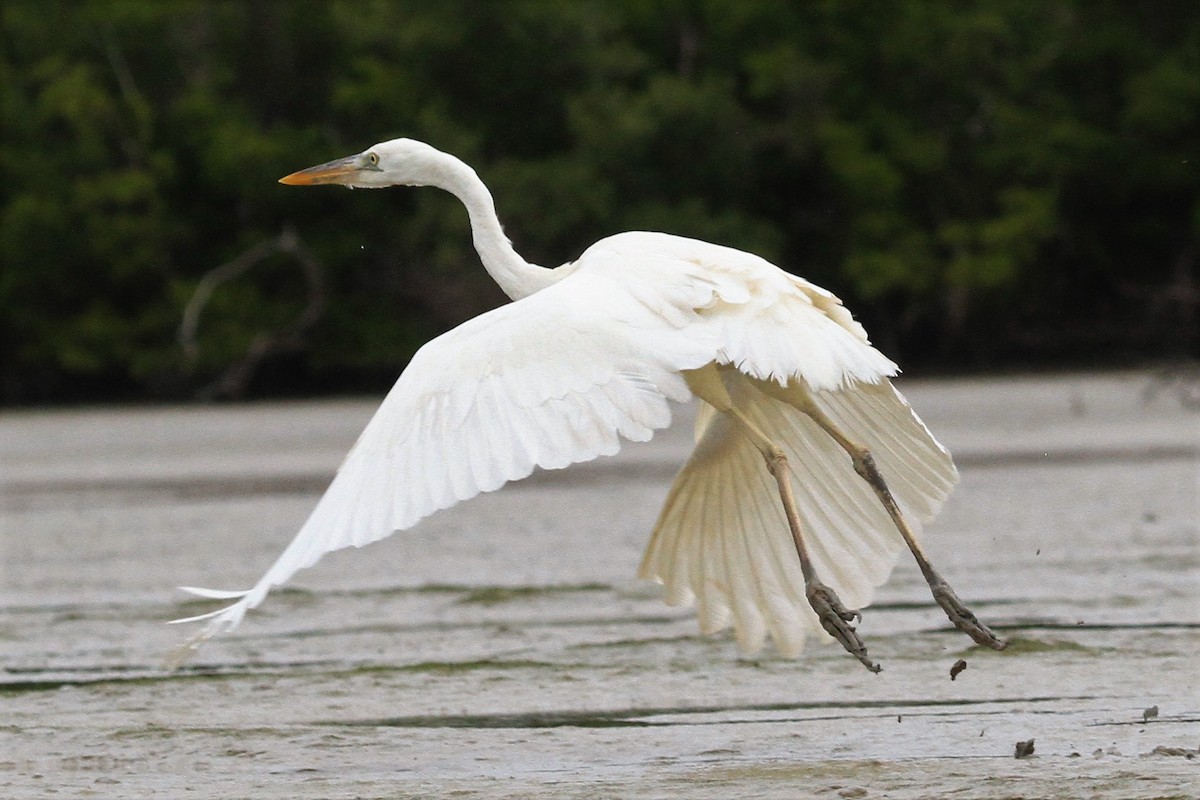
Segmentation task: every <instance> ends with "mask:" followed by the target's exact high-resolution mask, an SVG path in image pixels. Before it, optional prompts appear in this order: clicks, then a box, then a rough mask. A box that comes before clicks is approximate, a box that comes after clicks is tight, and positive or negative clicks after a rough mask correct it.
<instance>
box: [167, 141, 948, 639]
mask: <svg viewBox="0 0 1200 800" xmlns="http://www.w3.org/2000/svg"><path fill="white" fill-rule="evenodd" d="M283 182H285V183H294V184H312V183H342V184H346V185H351V186H385V185H393V184H410V185H413V184H419V185H434V186H438V187H441V188H443V189H446V190H448V191H450V192H453V193H454V194H455V195H457V196H458V197H459V198H460V199H462V201H463V203H464V205H465V206H466V207H467V209H468V212H469V213H470V216H471V223H472V231H473V235H474V239H475V244H476V247H477V249H478V250H479V253H480V256H481V258H482V260H483V262H484V266H485V267H486V268H487V269H488V271H489V272H490V273H491V274H492V276H493V277H494V278H495V279H496V280H497V282H498V283H500V285H501V287H502V288H504V289H505V291H506V292H508V294H509V295H510V296H511V297H513V298H514V299H515V302H513V303H511V304H509V305H506V306H503V307H501V308H497V309H495V310H493V311H490V312H488V313H486V314H483V315H481V316H479V317H477V318H475V319H473V320H470V321H468V322H466V323H464V324H463V325H460V326H459V327H457V328H455V329H454V330H452V331H450V332H448V333H446V334H444V335H443V336H440V337H438V338H437V339H434V340H433V341H431V342H429V343H428V344H426V345H425V346H424V347H423V348H421V350H420V351H419V352H418V353H417V354H416V356H415V357H414V358H413V359H412V362H411V363H410V364H409V366H408V367H407V368H406V369H405V370H404V372H403V374H402V375H401V376H400V378H399V380H398V381H397V382H396V385H395V386H394V387H393V389H392V390H391V392H390V393H389V394H388V395H387V397H386V398H385V400H384V401H383V404H382V405H381V406H380V408H379V410H378V412H377V413H376V414H375V416H374V417H373V418H372V419H371V421H370V423H369V424H368V425H367V427H366V429H365V430H364V431H363V433H362V435H361V436H360V437H359V439H358V441H357V443H356V444H355V445H354V447H353V448H352V449H351V450H350V453H349V454H348V455H347V457H346V460H345V462H344V463H343V464H342V466H341V468H340V469H339V470H338V472H337V475H336V477H335V478H334V480H333V482H332V484H331V485H330V487H329V489H328V490H327V491H326V493H325V494H324V496H323V497H322V498H321V500H320V501H319V503H318V504H317V506H316V508H315V510H314V511H313V513H312V515H311V516H310V517H309V519H308V521H307V522H306V523H305V524H304V526H303V527H302V528H301V529H300V531H299V533H298V534H297V535H296V537H295V539H294V540H293V541H292V542H291V544H290V545H289V546H288V547H287V548H286V549H285V550H284V552H283V554H282V555H281V556H280V557H279V559H278V560H277V561H276V562H275V563H274V564H273V565H272V566H271V567H270V568H269V569H268V570H267V572H266V573H265V574H264V575H263V577H262V578H261V579H260V580H259V581H258V583H256V584H255V585H254V586H253V587H252V588H250V589H249V590H247V591H244V592H225V591H213V590H207V589H196V588H188V589H187V591H190V592H192V593H194V594H198V595H200V596H203V597H210V598H215V599H233V600H235V601H236V602H234V603H233V604H231V605H229V606H227V607H225V608H222V609H220V610H217V611H214V612H212V613H209V614H204V615H201V616H197V617H191V618H189V619H187V620H178V621H179V622H190V621H197V620H205V621H207V625H206V626H205V627H204V628H203V630H202V631H201V632H200V633H199V634H197V635H196V636H195V637H193V638H192V639H191V640H189V642H188V647H189V648H191V649H194V647H195V646H197V645H198V644H199V643H200V642H202V641H204V640H205V639H207V638H209V637H211V636H213V635H215V634H217V633H220V632H222V631H227V630H229V629H231V628H233V627H235V626H236V625H237V624H238V623H239V622H240V621H241V620H242V618H243V616H244V615H245V613H246V612H247V611H248V610H249V609H251V608H254V607H255V606H257V605H258V604H259V603H261V602H262V601H263V599H264V598H265V596H266V595H267V592H268V591H269V590H270V589H271V588H272V587H273V586H278V585H280V584H282V583H284V582H285V581H287V580H288V579H289V578H290V577H291V576H292V575H293V574H294V573H295V572H296V571H298V570H300V569H304V568H306V567H310V566H312V565H313V564H315V563H316V562H317V561H318V560H319V559H320V558H321V557H322V556H323V555H324V554H326V553H329V552H331V551H334V550H337V549H340V548H344V547H349V546H355V547H361V546H363V545H366V544H369V543H371V542H374V541H377V540H379V539H382V538H383V537H385V536H388V535H389V534H391V533H393V532H395V531H399V530H405V529H407V528H411V527H412V526H413V525H415V524H416V523H417V522H418V521H420V520H421V519H422V518H424V517H426V516H428V515H429V514H432V513H434V512H435V511H438V510H439V509H443V508H447V507H449V506H451V505H454V504H455V503H458V502H461V501H463V500H466V499H468V498H470V497H473V496H475V495H476V494H478V493H479V492H487V491H493V490H495V489H498V488H500V487H501V486H502V485H503V484H504V483H506V482H508V481H513V480H519V479H521V478H524V477H526V476H527V475H529V474H530V473H531V472H532V471H533V470H534V469H535V468H537V467H541V468H544V469H559V468H562V467H566V466H568V465H570V464H573V463H577V462H581V461H587V460H590V459H593V458H596V457H597V456H602V455H611V454H613V453H615V452H617V450H618V448H619V447H620V440H621V439H622V438H625V439H630V440H633V441H644V440H646V439H649V438H650V437H651V436H652V435H653V433H654V431H655V430H658V429H661V428H664V427H666V426H667V425H668V424H669V423H670V419H671V410H670V406H669V401H684V400H687V399H689V398H690V397H691V396H692V394H693V391H699V390H698V389H697V387H698V386H699V385H700V384H699V383H697V382H696V381H695V380H694V378H695V376H697V375H701V374H702V373H704V374H707V373H705V371H706V370H707V371H711V370H714V369H715V370H717V371H718V372H717V373H716V374H719V375H720V379H721V381H722V382H723V384H724V387H725V390H726V391H727V392H728V397H729V398H730V399H731V400H732V402H733V404H734V406H735V407H736V409H737V411H736V412H735V413H734V414H733V415H731V414H730V413H724V412H725V411H726V410H725V409H722V410H721V411H718V410H717V409H716V408H714V406H712V405H709V404H707V403H704V404H703V405H702V408H701V410H700V413H699V416H698V419H697V423H696V440H697V445H696V450H695V452H694V453H693V455H692V456H691V458H690V459H689V460H688V462H687V464H686V465H685V466H684V467H683V470H682V471H681V472H680V474H679V476H678V477H677V478H676V480H675V484H674V486H673V487H672V488H671V491H670V494H669V496H668V498H667V501H666V504H665V506H664V508H663V511H662V513H661V516H660V518H659V521H658V524H657V525H656V527H655V529H654V532H653V535H652V537H651V541H650V544H649V547H648V549H647V551H646V555H645V558H644V560H643V562H642V566H641V570H640V574H641V575H642V576H644V577H646V578H652V579H655V580H658V581H661V582H662V583H664V584H665V585H666V591H667V601H668V602H670V603H674V604H681V603H691V602H693V601H694V602H695V603H696V604H697V606H698V613H699V616H700V622H701V626H702V628H703V629H704V630H705V631H716V630H720V629H722V628H724V627H727V626H729V625H732V626H733V627H734V629H735V631H736V634H737V639H738V642H739V644H740V645H741V646H742V647H743V648H744V649H746V650H748V651H753V650H756V649H758V648H759V647H760V646H761V645H762V643H763V641H764V639H765V637H766V636H767V635H768V634H769V635H770V636H771V637H772V638H773V639H774V641H775V642H776V645H777V646H778V648H779V649H780V650H781V651H782V652H784V653H787V654H796V653H798V652H800V649H801V647H802V645H803V643H804V640H805V637H806V635H808V634H809V633H813V632H819V631H821V630H822V623H821V622H819V621H818V619H817V615H816V614H815V613H814V611H813V609H812V608H811V607H810V602H809V600H808V599H806V594H805V585H806V581H805V578H804V576H803V575H802V572H801V566H800V560H799V559H798V558H797V547H796V545H794V544H793V540H792V535H791V533H790V532H789V523H788V520H787V518H786V516H785V513H784V504H783V503H782V502H781V496H780V494H779V492H778V490H777V489H776V482H775V479H774V478H773V477H772V475H773V473H772V472H769V471H768V469H767V468H766V466H765V465H764V460H763V459H764V455H765V453H764V450H763V447H762V443H761V442H759V441H757V440H756V439H754V437H753V436H750V435H747V430H749V428H747V427H746V425H747V424H749V425H752V426H755V427H757V429H758V430H760V431H762V432H764V433H766V434H767V435H768V437H769V438H770V439H771V441H773V442H774V443H775V444H777V445H778V446H779V447H780V448H781V449H782V451H783V453H784V454H785V455H786V459H787V464H788V471H789V474H790V477H791V480H792V483H793V484H794V487H795V491H796V505H797V509H798V513H799V518H800V520H801V523H802V527H803V529H804V537H805V541H806V542H807V543H808V548H809V551H810V554H811V559H812V562H813V566H814V567H815V570H816V572H817V574H818V575H820V576H821V578H822V580H824V581H825V582H826V583H828V585H829V586H830V587H831V588H832V589H833V590H834V591H835V592H836V593H837V594H838V595H840V596H841V597H842V598H843V599H844V601H845V602H846V603H848V604H849V605H850V606H851V607H855V608H857V607H859V606H863V605H866V604H867V603H868V602H869V601H870V599H871V593H872V591H873V589H874V587H875V586H877V585H879V584H880V583H881V582H882V581H883V580H884V579H886V577H887V575H888V573H889V571H890V570H891V567H892V565H893V563H894V560H895V557H896V554H897V552H898V551H899V549H900V548H901V547H902V546H903V544H904V540H903V539H902V538H901V537H900V535H898V534H897V530H896V527H895V525H894V524H893V521H892V519H890V518H889V515H888V513H887V512H886V511H885V509H884V507H883V506H882V505H881V504H880V502H879V499H878V498H877V497H876V493H875V491H874V490H873V488H872V485H871V484H870V483H868V482H867V481H864V480H863V479H862V478H860V476H859V475H858V474H856V473H855V469H854V467H853V466H852V463H851V459H850V457H849V456H848V455H847V452H846V451H845V450H844V449H843V447H842V446H840V445H839V444H838V443H837V442H836V441H835V440H834V439H833V438H831V437H830V436H829V435H828V434H827V433H826V431H824V430H822V428H821V427H819V426H818V424H817V423H816V422H814V418H813V417H812V416H811V415H809V414H806V413H805V412H804V411H803V410H802V408H803V401H804V400H805V399H806V398H807V399H811V400H812V401H813V402H815V403H816V404H817V406H818V407H819V409H820V410H821V411H822V412H824V414H825V415H826V416H827V418H828V419H830V420H832V421H833V422H834V423H836V425H837V426H838V427H839V428H840V429H841V430H842V431H844V433H845V434H846V436H847V437H849V438H850V439H853V440H855V441H858V442H860V443H862V444H864V445H866V446H867V447H868V448H869V449H870V450H871V451H872V452H873V454H874V457H875V460H876V462H877V463H878V465H879V468H880V470H881V471H882V473H883V475H884V476H885V478H886V480H887V482H888V484H889V486H890V488H891V490H892V493H893V495H894V496H895V497H896V500H897V502H898V504H899V506H900V508H901V509H902V511H903V512H904V513H905V514H906V515H909V516H912V517H913V518H914V520H915V519H928V518H930V517H932V516H933V515H934V514H935V513H936V512H937V510H938V508H939V507H940V506H941V504H942V502H943V500H944V499H945V497H946V495H947V494H948V493H949V491H950V489H951V487H952V486H953V484H954V482H955V480H956V477H957V476H956V473H955V470H954V466H953V464H952V462H951V460H950V456H949V454H948V453H947V452H946V451H945V449H943V448H942V447H941V446H940V445H939V444H938V443H937V441H936V440H935V439H934V438H933V436H932V435H930V433H929V431H928V430H927V429H926V428H925V426H924V425H923V424H922V423H921V422H920V420H919V419H917V417H916V416H915V414H914V413H913V412H912V410H911V409H910V408H909V406H908V404H907V403H906V402H905V400H904V398H903V397H901V396H900V394H899V393H898V392H896V391H895V389H894V388H892V386H891V384H890V382H889V380H888V378H889V377H890V376H892V375H894V374H895V373H896V371H897V370H896V366H895V364H893V363H892V362H891V361H889V360H888V359H887V358H885V357H884V356H883V355H881V354H880V353H879V352H878V351H877V350H875V349H874V348H873V347H871V345H870V344H869V343H868V341H867V337H866V334H865V333H864V331H863V329H862V328H861V326H859V325H858V323H856V322H855V321H854V320H853V319H852V318H851V316H850V314H849V313H848V312H847V311H846V310H845V309H844V308H843V307H842V305H841V303H840V302H839V301H838V299H837V298H836V297H834V296H833V295H832V294H830V293H828V292H826V291H825V290H823V289H820V288H819V287H817V286H814V285H812V284H810V283H808V282H806V281H804V280H802V279H799V278H796V277H794V276H792V275H789V274H787V273H785V272H783V271H782V270H780V269H778V268H776V267H775V266H773V265H771V264H769V263H768V262H766V261H764V260H762V259H761V258H758V257H757V256H753V255H750V254H748V253H744V252H741V251H738V250H733V249H730V248H726V247H720V246H717V245H713V244H708V243H705V242H700V241H695V240H692V239H685V238H681V237H676V236H670V235H667V234H661V233H625V234H619V235H616V236H612V237H609V238H607V239H604V240H601V241H600V242H598V243H596V244H595V245H593V246H592V247H591V248H589V249H588V250H587V251H586V252H584V253H583V255H582V256H581V257H580V258H579V259H578V260H577V261H575V262H574V263H571V264H567V265H564V266H562V267H559V268H557V269H554V270H549V269H545V268H542V267H537V266H534V265H531V264H527V263H526V262H524V260H522V259H521V258H520V257H519V256H517V255H516V253H515V252H514V251H513V250H512V248H511V245H509V243H508V240H507V239H505V238H504V236H503V233H502V231H501V229H500V226H499V222H498V221H497V220H496V216H495V212H494V208H493V206H492V201H491V197H490V195H489V194H488V193H487V190H486V188H485V187H484V186H483V184H482V182H480V181H479V179H478V178H477V177H476V176H475V173H474V172H473V171H472V170H470V168H469V167H467V166H466V165H465V164H463V163H462V162H461V161H459V160H457V159H455V158H453V157H452V156H448V155H446V154H444V153H441V152H439V151H437V150H434V149H433V148H431V147H429V146H428V145H424V144H421V143H419V142H413V141H411V140H404V139H401V140H395V141H392V142H386V143H383V144H380V145H377V146H375V147H374V148H371V149H370V150H367V151H364V153H362V154H359V155H357V156H351V157H350V158H347V159H341V160H340V161H335V162H330V163H329V164H325V165H321V166H319V167H314V168H311V169H309V170H304V171H301V172H299V173H295V174H294V175H291V176H288V177H287V178H285V179H283ZM789 392H791V393H795V395H796V398H797V399H798V403H796V404H793V403H792V402H791V399H790V395H789V394H788V393H789ZM718 394H719V392H718ZM706 399H710V400H712V398H711V397H709V398H706ZM713 402H718V401H717V400H713ZM747 421H748V422H747ZM864 653H865V649H864ZM185 654H186V651H185ZM864 663H869V662H867V661H865V660H864Z"/></svg>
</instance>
